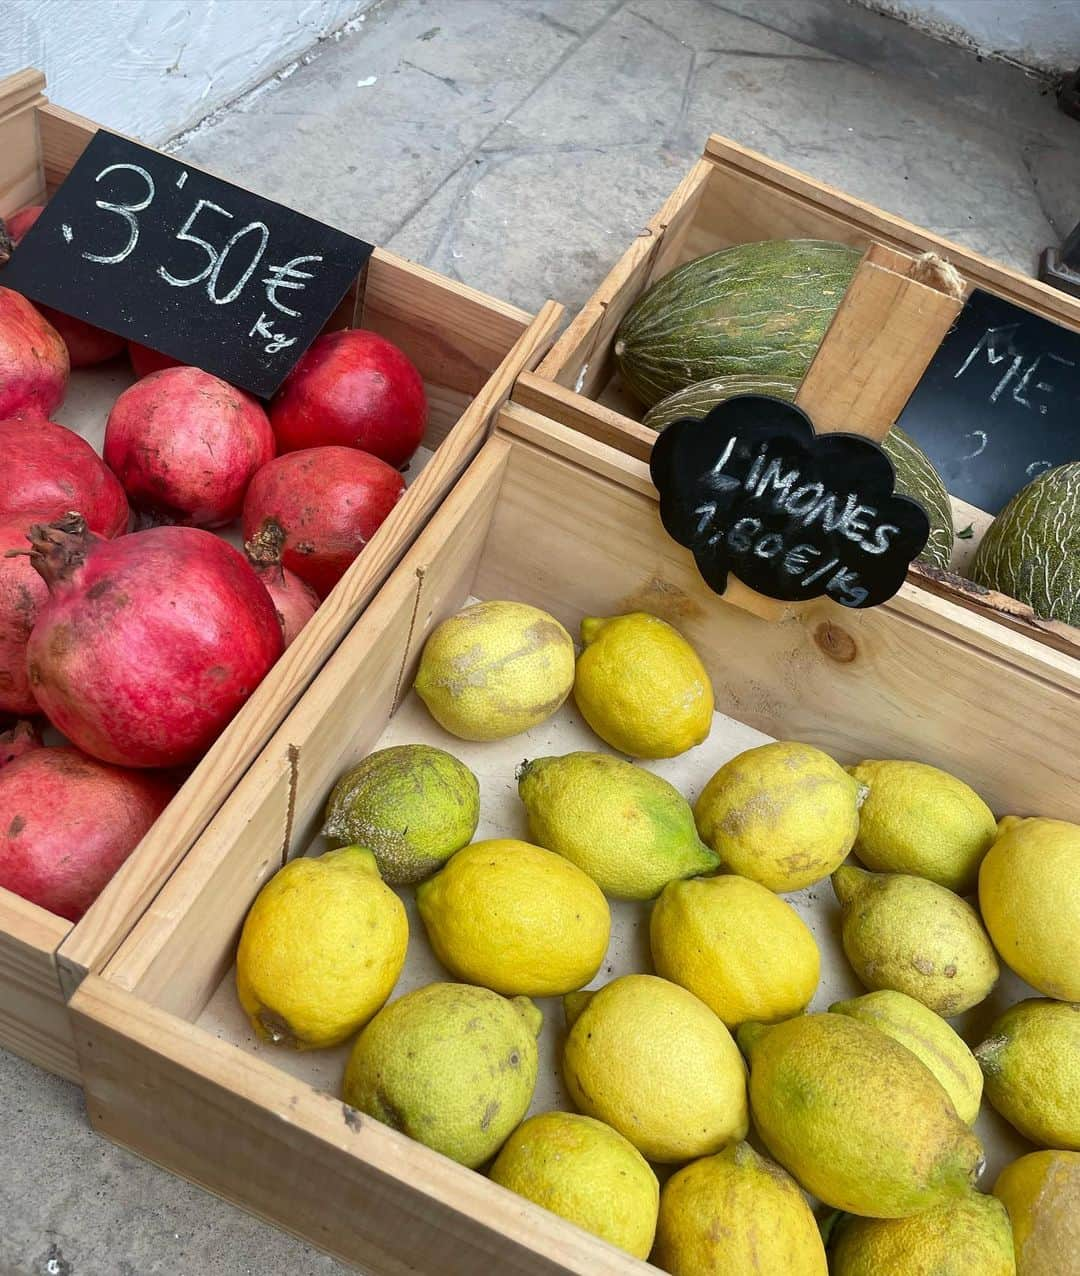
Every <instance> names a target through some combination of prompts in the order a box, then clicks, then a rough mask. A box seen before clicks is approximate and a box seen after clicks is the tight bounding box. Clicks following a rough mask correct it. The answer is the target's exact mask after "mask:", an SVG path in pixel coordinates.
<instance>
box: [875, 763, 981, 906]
mask: <svg viewBox="0 0 1080 1276" xmlns="http://www.w3.org/2000/svg"><path fill="white" fill-rule="evenodd" d="M851 774H852V775H853V776H854V777H855V779H856V780H858V781H859V783H860V784H865V785H866V786H867V787H868V788H869V790H870V792H869V794H868V795H867V797H866V800H865V801H864V802H863V805H862V809H861V810H860V812H859V836H858V837H857V838H856V841H855V854H856V855H857V856H858V857H859V859H860V860H862V862H863V863H864V864H865V865H866V867H867V868H870V869H873V870H874V871H875V872H878V873H911V874H912V875H914V876H915V877H926V878H929V880H930V881H932V882H937V884H938V885H939V886H947V887H948V888H949V890H951V891H956V892H957V893H958V894H960V895H967V894H970V893H971V892H972V891H973V890H974V889H975V882H976V879H977V877H978V873H979V864H980V862H981V860H982V857H983V856H984V855H985V854H986V852H987V851H988V850H989V849H990V847H991V845H992V844H993V841H994V838H995V837H996V836H997V821H996V820H995V819H994V813H993V811H991V810H990V808H989V807H988V806H987V805H986V803H985V802H984V801H983V800H982V798H981V797H979V795H978V794H977V793H976V792H975V790H974V789H973V788H971V787H970V786H969V785H967V784H965V783H964V782H963V780H958V779H957V778H956V777H955V776H953V775H949V773H948V772H947V771H941V770H939V769H938V768H937V767H935V766H927V765H926V764H925V763H923V762H892V761H890V762H860V763H859V765H858V766H855V767H852V768H851Z"/></svg>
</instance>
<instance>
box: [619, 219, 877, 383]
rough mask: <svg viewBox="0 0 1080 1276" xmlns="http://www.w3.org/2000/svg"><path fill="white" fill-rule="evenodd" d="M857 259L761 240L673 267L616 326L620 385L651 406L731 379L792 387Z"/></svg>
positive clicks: (797, 243) (815, 245)
mask: <svg viewBox="0 0 1080 1276" xmlns="http://www.w3.org/2000/svg"><path fill="white" fill-rule="evenodd" d="M860 256H861V254H860V253H859V252H858V251H857V250H856V249H854V248H849V247H848V246H847V245H846V244H833V243H829V242H827V241H826V240H821V239H769V240H764V241H763V242H761V243H756V244H736V245H735V246H734V247H732V248H724V249H722V250H721V251H720V252H717V253H710V255H709V256H708V257H700V258H699V259H698V260H697V261H691V262H687V264H686V265H685V266H679V267H678V268H677V269H676V270H673V271H672V272H671V273H670V274H669V275H665V276H664V278H663V279H661V280H660V281H659V282H658V283H656V284H654V285H653V287H651V288H650V289H649V290H648V292H646V293H645V294H644V295H643V296H641V297H639V298H638V300H637V301H636V302H635V303H634V305H633V306H632V307H631V309H630V310H629V312H628V313H627V315H626V317H625V318H624V319H623V321H622V323H621V324H620V325H619V330H618V332H617V333H616V337H615V358H616V361H617V362H618V365H619V370H620V372H621V373H622V375H623V380H624V381H625V382H626V384H627V386H629V388H630V389H631V390H632V391H633V393H634V394H635V395H636V396H637V397H638V398H639V399H640V400H641V401H642V403H645V404H647V405H648V406H650V407H651V406H652V405H653V404H654V403H659V402H660V400H661V399H663V398H666V397H667V395H669V394H672V393H674V391H676V390H681V389H683V387H684V386H688V385H693V384H694V383H695V382H697V381H704V380H707V379H708V378H710V377H720V376H728V375H731V374H733V373H752V374H754V375H755V376H759V377H782V378H786V379H788V380H791V381H801V380H802V378H803V377H804V376H805V375H806V370H807V368H809V366H810V363H811V361H812V360H813V358H814V355H815V354H816V353H817V348H818V346H819V345H820V344H821V339H822V338H823V337H824V336H825V330H826V328H828V326H829V322H830V321H831V319H832V317H833V314H834V312H835V311H836V308H837V306H838V305H839V304H840V301H841V299H842V298H843V296H844V293H845V292H846V291H847V286H848V284H849V283H850V282H851V277H852V275H853V274H854V273H855V267H856V266H857V265H858V263H859V258H860Z"/></svg>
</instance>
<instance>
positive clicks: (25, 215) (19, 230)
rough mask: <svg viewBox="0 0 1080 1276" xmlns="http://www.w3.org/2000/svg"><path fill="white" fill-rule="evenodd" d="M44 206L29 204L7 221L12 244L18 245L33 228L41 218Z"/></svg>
mask: <svg viewBox="0 0 1080 1276" xmlns="http://www.w3.org/2000/svg"><path fill="white" fill-rule="evenodd" d="M44 207H45V205H44V204H27V205H26V206H25V207H24V208H20V209H19V211H18V212H17V213H12V214H11V216H10V217H9V218H8V219H7V233H8V235H10V237H11V242H12V244H13V245H14V244H17V243H18V242H19V240H20V239H22V237H23V236H24V235H25V234H26V232H27V231H28V230H29V229H30V227H31V226H33V224H34V222H36V221H37V219H38V218H39V217H40V216H41V213H42V210H43V209H44Z"/></svg>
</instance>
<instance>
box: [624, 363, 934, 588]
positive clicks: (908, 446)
mask: <svg viewBox="0 0 1080 1276" xmlns="http://www.w3.org/2000/svg"><path fill="white" fill-rule="evenodd" d="M798 388H799V387H798V384H797V383H796V382H794V381H785V380H783V379H781V378H777V377H773V378H770V377H757V376H746V375H742V376H729V377H713V378H712V379H711V380H709V381H699V382H698V383H697V384H696V385H690V386H687V387H686V388H685V389H684V390H677V391H676V392H675V393H674V394H669V395H668V397H667V398H666V399H662V400H661V401H660V402H659V403H658V404H656V406H655V407H652V408H650V409H649V410H648V412H646V413H645V417H644V424H645V425H648V426H650V427H651V428H652V429H654V430H663V429H664V428H665V427H666V426H669V425H670V424H671V423H672V421H678V420H679V418H680V417H686V416H691V417H693V416H704V415H705V413H706V412H708V410H709V409H710V408H712V407H715V406H716V404H718V403H723V402H724V401H725V400H726V399H731V398H734V397H735V396H736V395H737V394H771V395H772V396H773V398H774V399H794V398H795V392H796V391H797V390H798ZM881 446H882V448H883V449H884V451H885V453H886V455H887V456H888V458H889V460H890V461H892V463H893V469H894V470H895V471H896V490H897V491H898V492H902V493H903V494H904V495H905V496H910V497H913V498H914V499H915V500H916V501H918V502H919V503H920V504H921V505H922V507H923V508H924V509H925V510H926V513H927V516H928V518H929V519H930V539H929V540H928V541H927V542H926V548H925V549H924V550H923V552H922V553H921V554H920V555H919V558H920V559H921V560H922V562H924V563H929V564H930V565H931V566H933V567H941V568H947V567H948V566H949V559H950V558H951V557H952V549H953V523H952V504H951V502H950V501H949V493H948V492H947V491H946V490H945V484H944V483H943V482H942V481H941V476H940V475H939V474H938V472H937V470H935V469H934V467H933V464H932V463H931V461H930V458H929V457H928V456H927V455H926V453H925V452H924V451H923V450H922V448H921V447H919V445H918V444H917V443H916V442H915V440H914V439H913V438H912V437H911V436H910V435H909V434H905V433H904V431H903V430H901V429H900V427H899V426H896V425H894V426H893V428H892V429H891V430H890V431H889V433H888V434H887V435H886V437H885V441H884V443H882V445H881Z"/></svg>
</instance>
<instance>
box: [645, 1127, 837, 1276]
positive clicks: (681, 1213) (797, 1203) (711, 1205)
mask: <svg viewBox="0 0 1080 1276" xmlns="http://www.w3.org/2000/svg"><path fill="white" fill-rule="evenodd" d="M653 1261H654V1262H655V1263H656V1265H657V1266H658V1267H660V1268H662V1269H663V1270H664V1271H665V1272H670V1273H671V1276H712V1273H716V1274H717V1276H720V1273H723V1276H761V1274H763V1273H769V1272H774V1273H777V1274H778V1276H779V1274H780V1273H783V1276H827V1268H826V1264H825V1250H824V1248H823V1247H822V1244H821V1237H820V1235H819V1234H818V1229H817V1224H816V1223H815V1222H814V1216H813V1214H812V1213H811V1212H810V1207H809V1206H808V1205H807V1203H806V1200H805V1199H804V1197H803V1194H802V1192H800V1191H799V1188H798V1185H797V1184H796V1183H795V1181H794V1179H792V1178H790V1177H789V1176H788V1175H787V1174H786V1173H785V1172H784V1171H783V1170H782V1169H781V1168H780V1167H779V1166H778V1165H775V1164H774V1163H773V1162H772V1161H769V1160H767V1159H766V1158H765V1157H763V1156H759V1155H758V1154H757V1153H756V1152H755V1151H754V1149H753V1148H752V1147H751V1146H750V1144H749V1143H736V1144H735V1145H734V1146H733V1147H729V1148H725V1150H724V1151H723V1152H719V1153H717V1155H716V1156H708V1157H705V1158H704V1159H703V1160H700V1161H694V1162H693V1163H692V1164H691V1165H687V1166H685V1167H684V1168H683V1169H681V1170H679V1172H678V1173H677V1174H674V1175H673V1176H672V1177H671V1178H670V1179H668V1181H667V1183H665V1184H664V1190H663V1192H662V1193H661V1194H660V1219H659V1225H658V1227H657V1232H656V1250H655V1252H654V1254H653Z"/></svg>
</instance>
